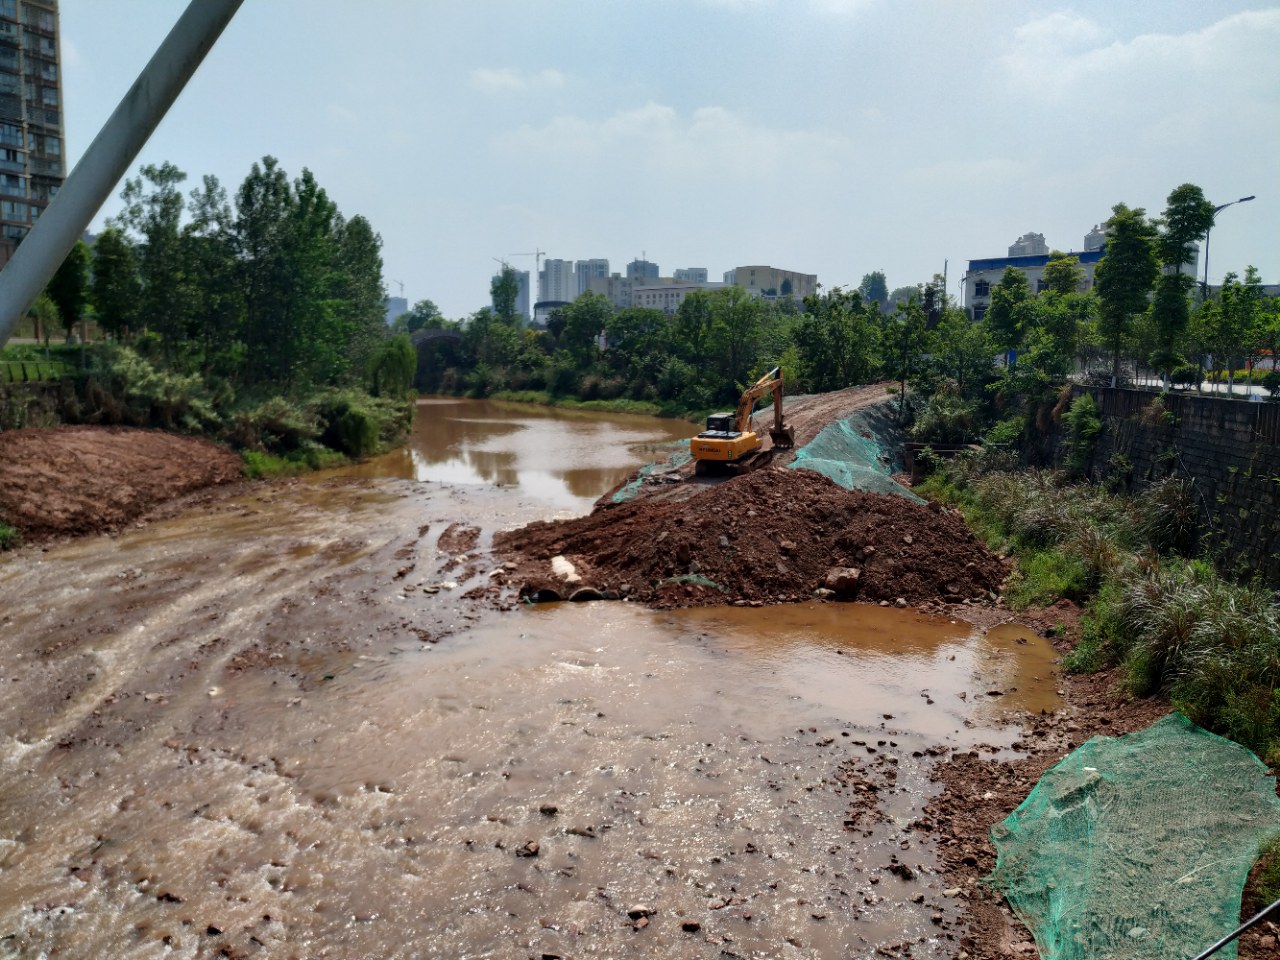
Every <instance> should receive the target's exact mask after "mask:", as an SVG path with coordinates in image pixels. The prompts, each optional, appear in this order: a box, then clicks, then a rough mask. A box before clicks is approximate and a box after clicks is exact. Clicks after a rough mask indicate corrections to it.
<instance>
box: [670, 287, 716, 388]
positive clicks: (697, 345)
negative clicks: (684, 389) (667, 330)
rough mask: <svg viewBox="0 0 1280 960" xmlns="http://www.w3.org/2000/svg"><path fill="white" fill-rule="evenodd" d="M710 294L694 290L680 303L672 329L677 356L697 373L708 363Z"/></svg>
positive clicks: (710, 323)
mask: <svg viewBox="0 0 1280 960" xmlns="http://www.w3.org/2000/svg"><path fill="white" fill-rule="evenodd" d="M711 325H712V313H711V292H710V291H709V290H694V291H693V292H692V293H690V294H689V295H688V296H687V297H685V298H684V299H683V300H681V301H680V306H679V307H678V308H677V309H676V322H675V327H674V333H675V341H676V343H675V345H676V351H677V354H678V355H679V356H680V358H681V359H682V360H684V361H685V362H686V363H688V364H689V365H690V366H692V367H693V368H694V370H696V371H697V372H698V373H701V372H702V371H703V370H705V369H706V368H707V366H708V364H709V362H710V356H709V354H710V343H711Z"/></svg>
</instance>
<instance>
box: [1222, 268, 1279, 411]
mask: <svg viewBox="0 0 1280 960" xmlns="http://www.w3.org/2000/svg"><path fill="white" fill-rule="evenodd" d="M1215 307H1216V309H1214V310H1213V311H1212V312H1211V313H1210V317H1211V320H1210V337H1211V344H1212V349H1213V359H1214V366H1215V367H1218V368H1219V369H1221V368H1222V367H1224V366H1225V368H1226V371H1227V389H1228V391H1230V390H1232V389H1233V388H1234V387H1235V371H1236V367H1237V366H1238V365H1239V364H1241V363H1242V362H1243V361H1244V360H1245V359H1247V357H1248V355H1249V353H1250V347H1251V346H1252V345H1253V343H1254V342H1255V341H1257V340H1258V339H1259V338H1260V337H1261V336H1262V335H1264V331H1265V326H1264V324H1265V316H1266V298H1265V297H1264V296H1263V293H1262V280H1261V278H1260V277H1259V276H1258V271H1257V269H1256V268H1254V267H1252V266H1250V267H1248V268H1247V269H1246V270H1245V279H1244V282H1243V283H1241V282H1240V278H1239V276H1238V275H1237V274H1236V273H1235V272H1232V273H1228V274H1227V275H1226V276H1225V277H1224V278H1223V280H1222V289H1221V290H1220V291H1219V292H1218V297H1217V302H1216V304H1215Z"/></svg>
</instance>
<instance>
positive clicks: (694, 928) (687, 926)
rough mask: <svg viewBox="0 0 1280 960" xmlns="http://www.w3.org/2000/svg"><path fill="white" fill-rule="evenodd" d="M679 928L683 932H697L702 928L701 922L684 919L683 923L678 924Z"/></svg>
mask: <svg viewBox="0 0 1280 960" xmlns="http://www.w3.org/2000/svg"><path fill="white" fill-rule="evenodd" d="M680 929H681V930H683V931H684V932H685V933H697V932H698V931H699V930H701V929H702V924H700V923H699V922H698V921H697V920H686V921H685V922H684V923H682V924H680Z"/></svg>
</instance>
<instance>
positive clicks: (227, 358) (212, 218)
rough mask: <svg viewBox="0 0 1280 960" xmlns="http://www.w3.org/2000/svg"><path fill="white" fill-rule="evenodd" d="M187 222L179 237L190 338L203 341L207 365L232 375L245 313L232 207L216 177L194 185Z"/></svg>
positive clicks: (238, 355) (239, 358)
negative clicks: (188, 283)
mask: <svg viewBox="0 0 1280 960" xmlns="http://www.w3.org/2000/svg"><path fill="white" fill-rule="evenodd" d="M187 209H188V211H189V213H190V216H191V221H190V222H189V223H188V224H187V225H186V227H184V228H183V231H182V241H183V245H184V253H183V255H184V258H185V260H186V262H187V264H188V269H187V273H188V275H189V276H190V279H191V297H192V310H191V321H192V326H191V328H190V329H189V330H188V331H187V335H188V337H189V338H191V339H193V340H199V341H200V342H202V344H203V346H204V355H205V356H204V360H205V367H206V369H217V370H219V372H222V373H224V374H225V375H228V376H229V375H232V374H233V373H234V372H235V370H236V368H237V367H238V366H239V364H240V362H241V359H242V357H241V356H240V353H239V351H237V350H236V349H235V344H236V343H237V340H238V337H239V334H240V325H241V322H242V320H243V314H244V297H243V295H242V292H241V287H240V273H239V264H238V263H237V261H236V251H235V246H234V243H233V238H232V235H231V224H232V216H231V206H230V204H229V203H228V202H227V191H226V190H225V189H223V187H222V184H220V183H219V182H218V178H217V177H214V176H206V177H204V178H203V179H202V181H201V186H200V187H198V188H197V189H195V190H192V191H191V193H190V194H189V197H188V207H187Z"/></svg>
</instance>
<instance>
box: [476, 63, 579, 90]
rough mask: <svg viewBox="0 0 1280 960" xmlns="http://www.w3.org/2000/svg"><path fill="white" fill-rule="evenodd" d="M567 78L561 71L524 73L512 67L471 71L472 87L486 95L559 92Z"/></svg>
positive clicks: (547, 70)
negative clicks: (533, 91) (536, 91)
mask: <svg viewBox="0 0 1280 960" xmlns="http://www.w3.org/2000/svg"><path fill="white" fill-rule="evenodd" d="M564 81H565V77H564V74H563V73H561V72H560V71H559V70H552V69H549V68H548V69H546V70H539V71H537V72H523V71H520V70H514V69H512V68H510V67H503V68H500V69H493V68H487V67H480V68H478V69H475V70H472V71H471V86H472V87H473V88H474V89H476V90H480V91H482V92H484V93H524V92H527V91H531V90H558V89H560V88H561V87H563V86H564Z"/></svg>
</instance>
